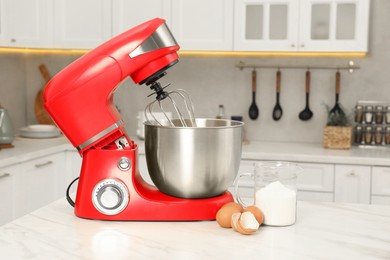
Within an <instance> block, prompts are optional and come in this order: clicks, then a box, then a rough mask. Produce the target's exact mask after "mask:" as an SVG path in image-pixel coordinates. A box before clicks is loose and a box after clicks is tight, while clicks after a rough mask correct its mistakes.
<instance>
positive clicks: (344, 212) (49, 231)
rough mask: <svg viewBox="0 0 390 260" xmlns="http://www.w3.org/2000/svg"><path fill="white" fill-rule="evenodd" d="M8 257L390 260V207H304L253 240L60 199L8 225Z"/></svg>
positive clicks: (2, 232) (3, 252)
mask: <svg viewBox="0 0 390 260" xmlns="http://www.w3.org/2000/svg"><path fill="white" fill-rule="evenodd" d="M0 257H1V259H66V260H69V259H88V260H90V259H224V260H225V259H299V260H305V259H310V260H312V259H354V260H356V259H364V260H368V259H390V207H389V206H374V205H350V204H349V205H348V204H335V203H309V202H301V201H299V202H298V217H297V222H296V223H295V224H294V225H292V226H288V227H268V226H261V227H260V229H259V231H258V232H256V233H255V234H253V235H250V236H244V235H240V234H239V233H237V232H234V231H233V230H232V229H224V228H221V227H219V226H218V224H217V223H216V222H215V221H198V222H142V221H141V222H111V221H97V220H86V219H80V218H78V217H76V216H75V215H74V214H73V208H72V207H71V206H69V205H68V204H67V202H66V201H65V199H60V200H58V201H55V202H54V203H52V204H49V205H47V206H45V207H43V208H41V209H39V210H36V211H34V212H32V213H30V214H28V215H25V216H23V217H21V218H19V219H16V220H14V221H12V222H10V223H8V224H6V225H4V226H2V227H0Z"/></svg>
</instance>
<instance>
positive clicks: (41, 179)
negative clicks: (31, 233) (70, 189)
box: [15, 153, 66, 217]
mask: <svg viewBox="0 0 390 260" xmlns="http://www.w3.org/2000/svg"><path fill="white" fill-rule="evenodd" d="M64 169H65V157H64V153H59V154H54V155H50V156H45V157H42V158H39V159H35V160H31V161H27V162H24V163H22V164H20V169H19V173H18V174H17V181H16V184H17V187H18V191H17V195H16V211H15V213H16V217H19V216H22V215H24V214H27V213H29V212H31V211H33V210H35V209H38V208H39V207H42V206H44V205H47V204H49V203H50V202H53V201H54V200H56V199H59V198H61V197H64V194H65V189H64V183H65V182H66V174H65V172H64Z"/></svg>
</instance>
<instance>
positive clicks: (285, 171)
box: [235, 161, 303, 226]
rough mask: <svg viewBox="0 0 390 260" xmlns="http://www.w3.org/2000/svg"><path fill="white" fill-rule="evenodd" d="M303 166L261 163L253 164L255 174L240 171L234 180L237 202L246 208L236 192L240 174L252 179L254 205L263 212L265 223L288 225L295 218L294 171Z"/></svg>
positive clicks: (278, 162) (295, 176)
mask: <svg viewBox="0 0 390 260" xmlns="http://www.w3.org/2000/svg"><path fill="white" fill-rule="evenodd" d="M302 170H303V169H302V167H300V166H299V165H298V164H295V163H291V162H281V161H276V162H261V163H256V164H255V170H254V173H241V174H240V175H239V176H238V178H237V179H236V182H235V196H236V199H237V201H238V202H239V203H240V204H241V205H242V206H243V207H246V205H245V202H244V201H243V199H242V198H241V196H240V193H239V181H240V179H241V178H243V177H251V178H252V179H254V184H255V185H254V200H255V205H256V206H257V207H258V208H260V210H261V211H262V212H263V214H264V224H265V225H269V226H288V225H292V224H294V223H295V221H296V214H297V210H296V208H297V207H296V205H297V182H296V180H297V174H298V173H299V172H301V171H302Z"/></svg>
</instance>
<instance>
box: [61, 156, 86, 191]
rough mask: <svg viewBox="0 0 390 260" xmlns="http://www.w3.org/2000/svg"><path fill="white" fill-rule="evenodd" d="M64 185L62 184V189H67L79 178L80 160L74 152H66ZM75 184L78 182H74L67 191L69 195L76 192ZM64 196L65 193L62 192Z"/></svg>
mask: <svg viewBox="0 0 390 260" xmlns="http://www.w3.org/2000/svg"><path fill="white" fill-rule="evenodd" d="M65 156H66V183H64V187H66V188H68V186H69V184H70V183H71V182H72V181H73V180H74V179H76V178H77V177H79V176H80V171H81V163H82V158H81V156H80V155H79V153H78V152H77V151H76V150H74V151H66V152H65ZM77 184H78V182H75V183H74V184H73V185H72V187H71V189H70V190H69V194H72V193H74V192H76V191H77ZM64 196H65V192H64Z"/></svg>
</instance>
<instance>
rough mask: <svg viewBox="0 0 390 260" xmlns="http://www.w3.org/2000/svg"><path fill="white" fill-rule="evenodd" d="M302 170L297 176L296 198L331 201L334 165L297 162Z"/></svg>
mask: <svg viewBox="0 0 390 260" xmlns="http://www.w3.org/2000/svg"><path fill="white" fill-rule="evenodd" d="M298 164H299V165H300V166H301V167H302V168H303V171H302V172H300V173H299V174H298V176H297V188H298V195H297V196H298V199H299V200H305V201H333V191H334V165H333V164H320V163H298Z"/></svg>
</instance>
